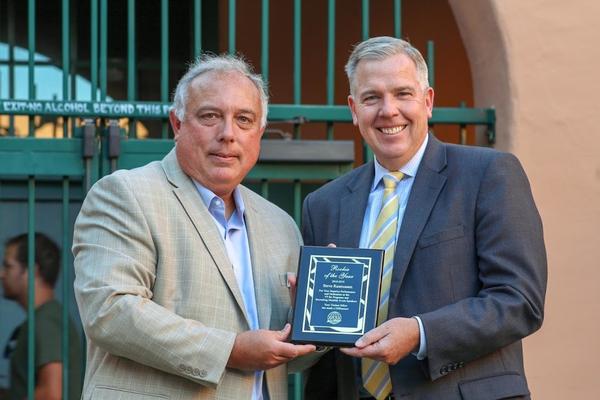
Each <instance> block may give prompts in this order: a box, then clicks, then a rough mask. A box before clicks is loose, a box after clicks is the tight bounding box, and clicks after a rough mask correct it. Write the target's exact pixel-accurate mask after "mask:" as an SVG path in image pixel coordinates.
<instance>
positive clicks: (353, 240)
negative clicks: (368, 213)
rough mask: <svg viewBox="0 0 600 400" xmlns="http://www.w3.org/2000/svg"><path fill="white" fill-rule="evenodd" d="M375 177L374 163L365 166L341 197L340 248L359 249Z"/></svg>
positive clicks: (349, 183)
mask: <svg viewBox="0 0 600 400" xmlns="http://www.w3.org/2000/svg"><path fill="white" fill-rule="evenodd" d="M374 175H375V170H374V167H373V162H369V163H367V164H365V165H363V166H362V167H360V168H359V170H357V171H356V176H355V177H354V179H352V180H351V181H350V182H348V184H347V186H346V188H347V191H346V192H345V193H344V194H343V195H342V196H341V197H340V203H339V210H340V220H339V221H338V224H339V226H338V232H339V239H338V243H336V245H337V246H338V247H358V245H359V242H360V231H361V230H362V224H363V219H364V216H365V210H366V208H367V201H368V200H369V192H370V191H371V185H372V183H373V176H374Z"/></svg>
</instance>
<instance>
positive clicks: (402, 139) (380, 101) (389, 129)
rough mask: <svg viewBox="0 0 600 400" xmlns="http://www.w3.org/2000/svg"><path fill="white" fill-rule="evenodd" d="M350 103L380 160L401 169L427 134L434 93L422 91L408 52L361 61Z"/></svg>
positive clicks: (428, 90) (363, 134)
mask: <svg viewBox="0 0 600 400" xmlns="http://www.w3.org/2000/svg"><path fill="white" fill-rule="evenodd" d="M348 105H349V106H350V110H351V111H352V120H353V122H354V125H356V126H358V128H359V130H360V133H361V135H362V137H363V138H364V140H365V141H366V142H367V144H368V145H369V147H370V148H371V149H372V150H373V152H374V153H375V156H376V157H377V161H379V163H380V164H381V165H383V166H384V167H385V168H387V169H388V170H398V169H399V168H400V167H402V166H403V165H404V164H406V163H407V162H408V161H409V160H410V159H411V158H412V157H413V156H414V155H415V153H416V152H417V150H418V149H419V147H420V146H421V144H422V143H423V140H424V139H425V137H426V136H427V129H428V125H427V120H428V119H429V118H431V112H432V109H433V89H432V88H425V89H424V88H422V87H421V85H420V83H419V81H418V79H417V70H416V66H415V64H414V62H413V61H412V60H411V59H410V58H409V57H407V56H406V55H404V54H397V55H394V56H390V57H387V58H385V59H383V60H362V61H360V62H359V63H358V65H357V67H356V72H355V75H354V81H353V82H352V94H351V95H350V96H348Z"/></svg>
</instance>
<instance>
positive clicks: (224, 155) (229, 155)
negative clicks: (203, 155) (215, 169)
mask: <svg viewBox="0 0 600 400" xmlns="http://www.w3.org/2000/svg"><path fill="white" fill-rule="evenodd" d="M212 156H213V157H216V158H218V159H221V160H231V159H233V158H236V157H237V156H236V155H235V154H234V153H212Z"/></svg>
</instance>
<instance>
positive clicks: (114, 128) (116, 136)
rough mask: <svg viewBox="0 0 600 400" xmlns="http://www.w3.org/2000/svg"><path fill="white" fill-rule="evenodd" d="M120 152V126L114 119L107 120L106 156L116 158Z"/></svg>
mask: <svg viewBox="0 0 600 400" xmlns="http://www.w3.org/2000/svg"><path fill="white" fill-rule="evenodd" d="M120 154H121V128H120V127H119V122H118V121H117V120H116V119H111V120H110V121H108V158H117V157H119V155H120Z"/></svg>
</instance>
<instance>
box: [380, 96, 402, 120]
mask: <svg viewBox="0 0 600 400" xmlns="http://www.w3.org/2000/svg"><path fill="white" fill-rule="evenodd" d="M399 112H400V111H399V109H398V102H397V101H396V99H394V98H392V97H390V96H384V97H383V99H382V102H381V109H380V110H379V115H380V116H381V117H387V118H389V117H394V116H396V115H398V113H399Z"/></svg>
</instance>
